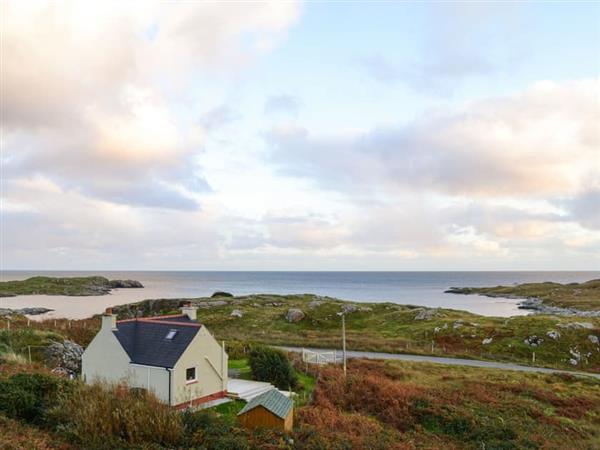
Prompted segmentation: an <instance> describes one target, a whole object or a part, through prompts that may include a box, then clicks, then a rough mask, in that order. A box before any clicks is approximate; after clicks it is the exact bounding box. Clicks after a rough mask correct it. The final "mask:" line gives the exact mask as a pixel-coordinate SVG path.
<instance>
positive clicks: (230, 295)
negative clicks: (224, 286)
mask: <svg viewBox="0 0 600 450" xmlns="http://www.w3.org/2000/svg"><path fill="white" fill-rule="evenodd" d="M211 297H213V298H214V297H233V294H232V293H230V292H224V291H217V292H214V293H213V295H211Z"/></svg>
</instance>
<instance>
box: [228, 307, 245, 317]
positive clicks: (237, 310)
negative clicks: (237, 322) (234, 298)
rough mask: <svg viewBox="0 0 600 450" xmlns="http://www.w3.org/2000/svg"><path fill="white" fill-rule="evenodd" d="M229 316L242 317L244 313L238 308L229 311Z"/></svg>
mask: <svg viewBox="0 0 600 450" xmlns="http://www.w3.org/2000/svg"><path fill="white" fill-rule="evenodd" d="M229 315H230V316H231V317H237V318H240V319H241V318H242V317H244V313H243V312H242V311H240V310H239V309H234V310H233V311H231V314H229Z"/></svg>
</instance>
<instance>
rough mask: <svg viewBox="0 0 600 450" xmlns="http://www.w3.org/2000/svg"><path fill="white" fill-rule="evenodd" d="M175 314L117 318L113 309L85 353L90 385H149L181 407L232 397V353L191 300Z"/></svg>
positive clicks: (162, 396) (103, 320)
mask: <svg viewBox="0 0 600 450" xmlns="http://www.w3.org/2000/svg"><path fill="white" fill-rule="evenodd" d="M181 312H182V313H181V314H179V315H172V316H160V317H148V318H137V319H128V320H120V321H117V320H116V316H115V315H114V314H112V311H111V310H110V309H107V310H106V313H105V314H104V315H103V316H102V327H101V329H100V331H99V332H98V334H97V335H96V336H95V337H94V339H93V340H92V342H90V345H88V347H87V348H86V349H85V352H84V353H83V356H82V376H83V378H84V380H85V381H86V383H93V382H96V381H105V382H109V383H123V384H127V385H128V386H130V387H135V388H143V389H147V390H149V391H152V392H154V394H155V395H156V396H157V397H158V398H159V399H161V400H162V401H164V402H165V403H167V404H169V405H172V406H174V407H176V408H185V407H188V406H195V405H198V404H201V403H204V402H207V401H210V400H216V399H218V398H223V397H225V396H226V395H227V353H225V349H224V347H223V346H221V345H219V343H218V342H217V341H216V340H215V338H214V337H213V336H212V335H211V334H210V332H209V331H208V330H207V329H206V327H204V326H203V325H201V324H200V323H198V322H197V321H196V308H195V307H192V306H190V305H189V304H188V305H186V306H184V307H183V308H181Z"/></svg>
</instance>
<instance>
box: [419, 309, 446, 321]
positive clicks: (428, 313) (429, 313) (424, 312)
mask: <svg viewBox="0 0 600 450" xmlns="http://www.w3.org/2000/svg"><path fill="white" fill-rule="evenodd" d="M440 315H441V314H440V309H439V308H419V309H417V314H416V315H415V320H431V319H433V318H435V317H438V316H440Z"/></svg>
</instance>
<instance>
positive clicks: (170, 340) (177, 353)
mask: <svg viewBox="0 0 600 450" xmlns="http://www.w3.org/2000/svg"><path fill="white" fill-rule="evenodd" d="M201 327H202V325H200V324H199V323H197V322H196V321H194V320H190V319H189V318H188V317H187V316H184V315H177V316H162V317H154V318H139V319H130V320H121V321H119V322H117V329H116V330H113V333H114V335H115V336H116V338H117V339H118V341H119V343H120V344H121V346H122V347H123V349H124V350H125V352H127V354H128V355H129V358H130V359H131V362H132V363H134V364H143V365H145V366H156V367H167V368H172V367H174V366H175V364H176V363H177V361H178V360H179V358H180V357H181V355H182V354H183V352H184V351H185V350H186V349H187V347H188V345H189V344H190V342H192V340H193V339H194V337H195V336H196V334H197V333H198V331H199V330H200V328H201Z"/></svg>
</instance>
